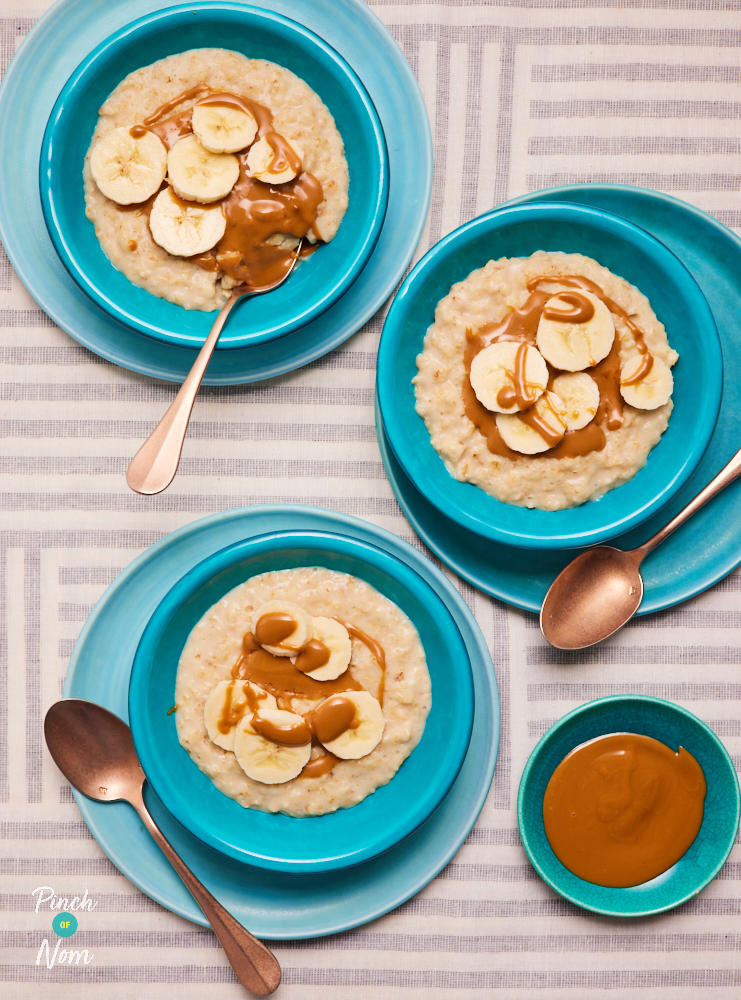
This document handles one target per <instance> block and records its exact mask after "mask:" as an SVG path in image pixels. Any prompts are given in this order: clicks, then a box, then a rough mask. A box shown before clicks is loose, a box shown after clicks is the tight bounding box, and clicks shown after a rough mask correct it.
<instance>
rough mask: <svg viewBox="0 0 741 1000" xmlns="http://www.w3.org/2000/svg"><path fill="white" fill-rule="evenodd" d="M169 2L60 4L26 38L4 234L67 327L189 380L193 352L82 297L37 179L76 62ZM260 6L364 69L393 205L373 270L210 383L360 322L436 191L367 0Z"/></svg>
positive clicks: (291, 364) (6, 129)
mask: <svg viewBox="0 0 741 1000" xmlns="http://www.w3.org/2000/svg"><path fill="white" fill-rule="evenodd" d="M170 6H172V3H171V2H168V0H117V2H116V3H111V2H110V0H59V2H57V3H56V4H55V5H54V6H53V7H52V8H51V10H49V11H48V12H47V13H46V14H45V15H44V16H43V17H42V18H41V20H40V21H39V22H38V24H37V25H36V26H35V28H34V29H33V31H31V33H30V34H29V35H28V37H27V38H26V39H25V41H24V42H23V44H22V45H21V47H20V49H19V51H18V53H17V54H16V56H15V58H14V59H13V61H12V63H11V65H10V68H9V69H8V72H7V73H6V75H5V78H4V80H3V82H2V86H1V87H0V149H2V150H4V154H3V155H5V157H6V159H7V158H8V157H11V152H10V151H11V150H12V162H11V160H9V159H7V162H6V164H5V169H4V170H3V177H4V183H3V186H2V189H0V239H2V242H3V245H4V246H5V248H6V250H7V252H8V256H9V257H10V259H11V262H12V263H13V266H14V267H15V269H16V271H17V272H18V274H19V276H20V278H21V280H22V281H23V283H24V284H25V286H26V287H27V288H28V290H29V292H30V293H31V295H33V297H34V298H35V299H36V301H37V302H38V303H39V305H41V307H42V308H43V309H45V310H46V312H47V313H48V314H49V315H50V316H51V317H52V319H53V320H54V321H55V323H57V324H58V325H59V326H60V327H61V328H62V329H63V330H66V331H67V333H69V334H70V335H71V336H72V337H74V338H75V339H76V340H78V341H79V342H80V343H81V344H84V345H85V346H86V347H88V348H89V349H90V350H91V351H94V352H95V353H96V354H99V355H101V356H102V357H104V358H108V359H109V360H110V361H114V362H115V363H116V364H119V365H122V366H123V367H124V368H130V369H131V370H132V371H137V372H142V373H143V374H145V375H151V376H153V377H156V378H163V379H170V380H172V381H178V382H181V381H182V380H183V379H184V378H185V376H186V374H187V373H188V371H189V370H190V368H191V365H192V364H193V361H194V359H195V353H194V351H192V350H188V349H185V348H180V347H174V346H171V345H167V344H160V343H158V342H156V341H154V340H152V339H151V338H149V337H144V336H143V335H142V334H139V333H135V332H134V331H132V330H130V329H129V328H128V327H127V326H124V325H123V324H122V323H117V322H116V321H115V320H113V319H112V318H111V317H110V316H109V315H108V314H107V313H105V312H104V311H103V310H102V309H100V308H99V307H98V306H96V305H95V304H94V303H93V302H92V300H91V299H89V298H88V296H87V295H85V294H84V293H83V292H82V290H81V289H80V288H79V287H78V286H77V284H76V283H75V282H74V281H73V280H72V279H71V277H70V276H69V274H68V273H67V271H66V269H65V268H64V266H63V265H62V263H61V261H60V259H59V257H58V256H57V253H56V251H55V250H54V247H53V244H52V242H51V239H50V238H49V235H48V233H47V231H46V226H45V224H44V221H43V215H42V212H41V202H40V198H39V186H38V170H39V156H40V150H41V142H42V138H43V134H44V128H45V126H46V122H47V120H48V118H49V115H50V113H51V110H52V108H53V107H54V104H55V102H56V100H57V97H58V96H59V94H60V92H61V90H62V88H63V87H64V85H65V83H66V82H67V80H68V79H69V77H70V76H71V74H72V73H73V72H74V70H75V68H76V67H77V66H78V65H79V63H80V62H81V61H82V60H83V59H84V58H86V56H87V55H88V54H89V53H90V52H91V51H92V50H93V49H94V48H95V47H96V46H97V45H99V44H100V43H101V42H102V41H103V40H104V39H106V38H107V37H108V36H109V35H110V34H111V33H112V32H114V31H116V30H118V29H119V28H121V27H122V26H124V25H126V24H129V23H130V22H132V21H135V20H136V19H137V18H139V17H143V16H145V15H147V14H151V13H152V12H154V11H158V10H163V9H165V8H167V7H170ZM252 6H255V7H260V8H262V9H265V10H270V11H274V12H275V13H277V14H281V15H283V16H285V17H288V18H291V19H292V20H294V21H297V22H298V23H299V24H302V25H303V26H304V27H306V28H308V29H309V30H310V31H313V32H314V33H315V34H316V35H318V36H319V37H320V38H322V39H323V40H324V41H325V42H326V43H327V44H328V45H330V46H331V47H332V48H333V49H335V50H336V51H337V52H338V53H339V54H340V56H342V58H343V59H345V60H346V61H347V62H348V64H349V65H350V66H351V67H352V69H353V70H354V71H355V72H356V73H357V74H358V76H359V78H360V80H361V81H362V83H363V85H364V86H365V88H366V89H367V91H368V92H369V94H370V97H371V100H372V101H373V104H374V105H375V108H376V111H377V112H378V116H379V118H380V120H381V125H382V128H383V130H384V132H385V134H386V140H387V144H388V155H389V198H388V211H387V213H386V218H385V222H384V226H383V229H382V231H381V235H380V237H379V240H378V244H377V245H376V249H375V251H374V252H373V254H372V255H371V258H370V260H369V261H368V263H367V265H366V266H365V267H364V268H363V271H362V273H361V274H360V276H359V277H358V279H357V280H356V281H355V282H354V283H353V285H352V286H351V287H350V288H349V289H348V291H347V292H346V293H345V294H344V295H343V296H342V297H341V298H340V299H339V300H338V301H337V302H336V303H335V304H334V305H333V306H332V307H331V308H330V309H328V310H327V312H325V313H324V314H323V315H322V316H321V317H320V318H319V319H317V320H315V321H314V322H312V323H309V325H308V326H305V327H303V328H302V329H301V330H297V331H296V332H294V333H291V334H288V336H286V337H282V338H281V339H280V340H278V341H273V342H271V343H268V344H260V345H258V346H255V347H248V348H241V349H236V350H231V351H219V352H217V353H216V354H215V355H214V357H213V358H212V359H211V363H210V365H209V367H208V370H207V372H206V377H205V379H204V381H205V382H206V383H207V384H211V385H232V384H237V383H243V382H255V381H258V380H260V379H265V378H269V377H272V376H275V375H280V374H282V373H284V372H287V371H292V370H293V369H294V368H300V367H301V366H302V365H305V364H308V362H310V361H313V360H314V359H316V358H319V357H321V356H322V355H323V354H326V353H327V352H328V351H330V350H332V349H333V348H335V347H337V346H338V345H339V344H341V343H342V342H343V341H345V340H347V338H348V337H349V336H351V334H353V333H355V331H356V330H358V329H360V327H361V326H363V324H364V323H366V322H367V321H368V320H369V319H370V318H371V316H373V314H374V313H375V312H377V310H378V309H379V308H380V307H381V305H382V304H383V303H384V302H385V300H386V299H387V298H388V296H389V295H390V294H391V292H392V291H393V289H394V288H395V287H396V284H397V283H398V281H399V279H400V278H401V276H402V275H403V273H404V271H405V269H406V266H407V264H408V263H409V261H410V260H411V257H412V254H413V253H414V250H415V248H416V246H417V243H418V242H419V237H420V234H421V232H422V227H423V225H424V222H425V218H426V216H427V209H428V206H429V202H430V192H431V187H432V140H431V137H430V126H429V122H428V120H427V112H426V110H425V106H424V101H423V100H422V94H421V93H420V90H419V86H418V84H417V81H416V79H415V77H414V74H413V73H412V71H411V69H410V67H409V64H408V62H407V61H406V59H405V58H404V55H403V53H402V51H401V49H400V48H399V47H398V45H397V44H396V42H395V41H394V40H393V38H392V37H391V35H390V34H389V32H388V31H387V30H386V28H385V27H384V26H383V24H382V23H381V21H380V20H379V19H378V18H377V17H376V15H375V14H373V13H372V12H371V11H370V10H369V9H368V7H367V6H366V4H365V3H363V2H362V0H274V2H273V0H270V2H268V0H256V2H254V3H253V4H252ZM40 66H43V68H44V70H43V73H40V72H39V67H40ZM84 221H85V220H83V222H84ZM249 305H250V304H249V303H244V305H243V306H240V307H239V308H240V309H242V308H245V307H246V308H249Z"/></svg>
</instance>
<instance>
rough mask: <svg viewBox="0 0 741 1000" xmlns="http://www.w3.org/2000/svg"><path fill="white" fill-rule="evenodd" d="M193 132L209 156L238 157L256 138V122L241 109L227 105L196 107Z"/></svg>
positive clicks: (197, 105) (198, 105)
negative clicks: (237, 153) (226, 155)
mask: <svg viewBox="0 0 741 1000" xmlns="http://www.w3.org/2000/svg"><path fill="white" fill-rule="evenodd" d="M193 131H194V132H195V134H196V135H197V136H198V140H199V142H200V143H201V145H202V146H203V148H204V149H207V150H208V151H209V152H210V153H236V152H237V150H239V149H245V148H246V147H247V146H249V144H250V143H251V142H252V140H253V139H254V138H255V135H256V134H257V122H256V121H255V119H254V118H253V117H252V115H248V114H247V113H246V112H244V111H240V110H239V108H232V107H229V106H228V105H225V104H224V105H218V104H196V106H195V107H194V108H193Z"/></svg>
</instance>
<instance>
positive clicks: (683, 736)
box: [517, 695, 741, 917]
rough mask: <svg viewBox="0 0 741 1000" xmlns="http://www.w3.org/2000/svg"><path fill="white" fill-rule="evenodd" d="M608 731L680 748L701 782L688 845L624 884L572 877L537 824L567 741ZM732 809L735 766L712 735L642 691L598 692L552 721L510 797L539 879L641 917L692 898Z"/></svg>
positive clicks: (719, 854)
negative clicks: (701, 799)
mask: <svg viewBox="0 0 741 1000" xmlns="http://www.w3.org/2000/svg"><path fill="white" fill-rule="evenodd" d="M608 733H639V734H640V735H642V736H651V737H653V738H654V739H655V740H660V741H661V742H662V743H665V744H666V745H667V746H668V747H670V748H671V749H672V750H674V751H675V752H676V750H677V748H678V747H680V746H681V747H684V749H685V750H687V751H688V752H689V753H691V754H692V756H693V757H694V758H695V759H696V760H697V762H698V764H699V765H700V767H701V768H702V770H703V772H704V774H705V781H706V783H707V795H706V796H705V811H704V815H703V819H702V826H701V827H700V832H699V833H698V834H697V837H696V838H695V840H694V842H693V843H692V845H691V847H690V848H689V850H688V851H687V852H686V854H684V855H683V856H682V857H681V858H680V859H679V861H677V863H676V864H675V865H672V867H671V868H670V869H669V870H668V871H665V872H664V873H663V874H662V875H658V876H657V877H656V878H654V879H651V881H650V882H644V883H643V884H642V885H636V886H632V887H631V888H629V889H613V888H609V887H607V886H602V885H595V884H594V883H593V882H585V881H584V879H581V878H579V877H578V876H576V875H574V874H573V873H572V872H570V871H569V870H568V868H565V867H564V866H563V865H562V864H561V862H560V861H559V860H558V858H557V857H556V855H555V854H554V853H553V849H552V848H551V845H550V844H549V843H548V838H547V837H546V835H545V828H544V826H543V796H544V794H545V789H546V786H547V784H548V782H549V781H550V779H551V775H552V774H553V772H554V771H555V769H556V767H557V766H558V765H559V764H560V763H561V761H562V760H563V759H564V757H565V756H566V755H567V754H568V753H571V751H572V750H573V749H574V748H575V747H578V746H580V745H581V744H582V743H586V742H587V741H588V740H593V739H596V738H597V737H599V736H606V735H607V734H608ZM740 815H741V796H739V787H738V777H737V776H736V769H735V767H734V766H733V761H732V760H731V758H730V757H729V756H728V751H727V750H726V748H725V747H724V746H723V744H722V743H721V741H720V740H719V739H718V737H717V736H716V735H715V733H714V732H713V731H712V730H711V729H709V728H708V726H706V725H705V723H704V722H701V721H700V720H699V719H698V718H697V717H696V716H694V715H693V714H692V713H691V712H688V711H687V710H686V709H684V708H680V707H679V705H673V704H672V703H671V702H669V701H663V700H662V699H661V698H649V697H645V696H642V695H616V696H615V697H613V698H600V699H599V700H597V701H590V702H588V703H587V704H586V705H580V706H579V708H575V709H574V711H573V712H569V713H568V715H564V717H563V718H562V719H559V721H558V722H557V723H556V724H555V725H554V726H551V728H550V729H549V730H548V732H547V733H546V734H545V735H544V736H543V737H542V739H541V740H540V742H539V743H538V745H537V746H536V747H535V749H534V750H533V752H532V754H531V755H530V759H529V760H528V762H527V764H526V765H525V770H524V771H523V772H522V779H521V780H520V793H519V796H518V800H517V821H518V823H519V826H520V836H521V837H522V843H523V846H524V848H525V850H526V851H527V855H528V857H529V858H530V860H531V861H532V863H533V866H534V868H535V870H536V871H537V872H538V874H539V875H540V877H541V878H542V879H544V880H545V881H546V882H547V883H548V885H549V886H551V888H552V889H555V890H556V892H558V893H560V894H561V895H562V896H564V897H565V898H566V899H568V900H570V901H571V902H572V903H576V904H577V906H583V907H584V908H585V909H587V910H592V911H593V912H594V913H603V914H606V915H607V916H610V917H648V916H651V914H653V913H661V912H662V911H664V910H671V909H672V908H673V907H675V906H679V905H680V903H685V902H687V900H688V899H692V897H693V896H696V895H697V894H698V892H700V890H701V889H704V888H705V886H706V885H707V884H708V883H709V882H711V881H712V879H714V878H715V876H716V875H717V874H718V872H719V871H720V870H721V868H722V867H723V865H724V864H725V862H726V859H727V858H728V855H729V854H730V853H731V849H732V848H733V845H734V843H735V840H736V833H737V831H738V823H739V816H740Z"/></svg>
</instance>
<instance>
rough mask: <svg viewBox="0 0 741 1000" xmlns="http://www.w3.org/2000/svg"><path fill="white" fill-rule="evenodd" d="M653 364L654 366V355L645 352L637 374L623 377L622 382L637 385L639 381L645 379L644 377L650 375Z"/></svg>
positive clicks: (622, 383)
mask: <svg viewBox="0 0 741 1000" xmlns="http://www.w3.org/2000/svg"><path fill="white" fill-rule="evenodd" d="M653 366H654V356H653V354H649V353H648V352H647V351H646V352H645V353H644V354H643V357H642V358H641V363H640V364H639V365H638V368H637V369H636V372H635V374H634V375H631V376H630V378H624V379H622V380H621V383H620V384H621V385H637V384H638V383H639V382H642V381H643V380H644V378H645V377H646V376H647V375H648V373H649V372H650V371H651V369H652V368H653Z"/></svg>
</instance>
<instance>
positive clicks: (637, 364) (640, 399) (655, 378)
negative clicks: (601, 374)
mask: <svg viewBox="0 0 741 1000" xmlns="http://www.w3.org/2000/svg"><path fill="white" fill-rule="evenodd" d="M649 358H650V359H651V360H650V361H649V360H648V359H649ZM673 391H674V376H673V375H672V371H671V368H670V367H669V366H668V365H667V364H666V363H665V362H664V361H662V360H661V358H657V357H653V356H652V355H650V354H638V355H636V356H635V357H634V358H631V359H630V360H629V361H626V362H625V364H624V365H623V369H622V371H621V373H620V393H621V395H622V397H623V399H624V400H625V402H626V403H629V404H630V406H635V407H636V408H637V409H639V410H656V409H658V407H660V406H664V404H665V403H668V402H669V397H670V396H671V394H672V392H673Z"/></svg>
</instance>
